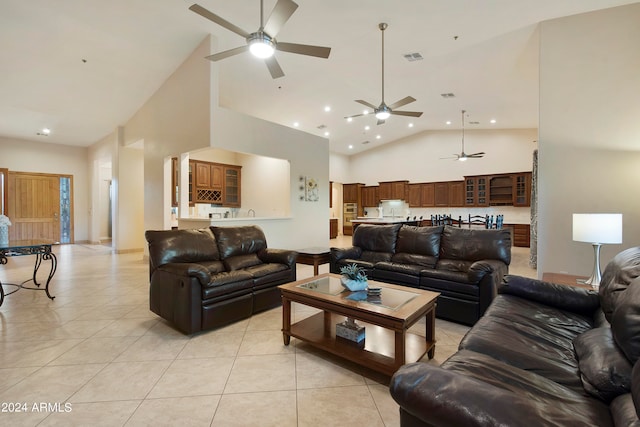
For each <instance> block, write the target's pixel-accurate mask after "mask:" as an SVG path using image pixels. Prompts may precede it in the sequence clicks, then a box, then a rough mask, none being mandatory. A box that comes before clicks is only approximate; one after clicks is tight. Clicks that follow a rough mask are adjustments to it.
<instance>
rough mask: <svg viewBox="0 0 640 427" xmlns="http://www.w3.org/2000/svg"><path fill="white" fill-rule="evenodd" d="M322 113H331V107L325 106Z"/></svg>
mask: <svg viewBox="0 0 640 427" xmlns="http://www.w3.org/2000/svg"><path fill="white" fill-rule="evenodd" d="M324 111H326V112H327V113H328V112H329V111H331V107H330V106H328V105H327V106H326V107H324Z"/></svg>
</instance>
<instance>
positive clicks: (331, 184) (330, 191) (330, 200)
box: [329, 181, 333, 208]
mask: <svg viewBox="0 0 640 427" xmlns="http://www.w3.org/2000/svg"><path fill="white" fill-rule="evenodd" d="M329 207H330V208H332V207H333V182H332V181H329Z"/></svg>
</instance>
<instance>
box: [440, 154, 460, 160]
mask: <svg viewBox="0 0 640 427" xmlns="http://www.w3.org/2000/svg"><path fill="white" fill-rule="evenodd" d="M459 158H460V154H454V155H453V156H449V157H440V160H449V159H455V160H458V159H459Z"/></svg>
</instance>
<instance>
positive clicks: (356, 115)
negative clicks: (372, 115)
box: [345, 113, 368, 119]
mask: <svg viewBox="0 0 640 427" xmlns="http://www.w3.org/2000/svg"><path fill="white" fill-rule="evenodd" d="M367 114H368V113H367ZM367 114H354V115H353V116H347V117H345V119H353V118H354V117H362V116H366V115H367Z"/></svg>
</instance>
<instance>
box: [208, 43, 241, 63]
mask: <svg viewBox="0 0 640 427" xmlns="http://www.w3.org/2000/svg"><path fill="white" fill-rule="evenodd" d="M247 50H249V45H245V46H240V47H236V48H233V49H229V50H225V51H224V52H218V53H214V54H213V55H209V56H207V57H206V58H207V59H208V60H210V61H214V62H215V61H220V60H221V59H225V58H228V57H230V56H233V55H238V54H239V53H242V52H246V51H247Z"/></svg>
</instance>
